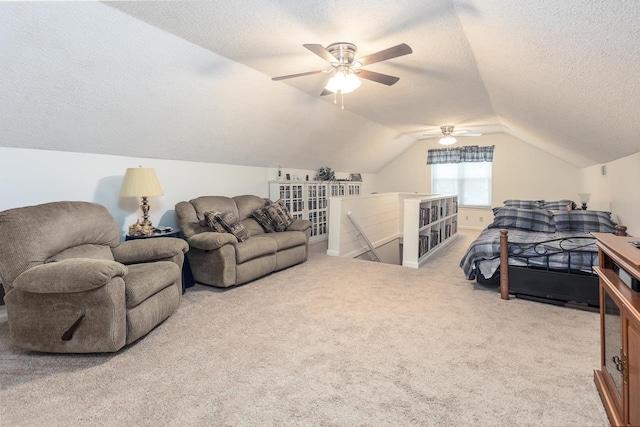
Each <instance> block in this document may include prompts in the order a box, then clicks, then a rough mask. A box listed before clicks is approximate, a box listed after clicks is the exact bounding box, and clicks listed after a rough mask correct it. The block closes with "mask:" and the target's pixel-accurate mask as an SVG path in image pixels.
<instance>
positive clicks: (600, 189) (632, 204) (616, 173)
mask: <svg viewBox="0 0 640 427" xmlns="http://www.w3.org/2000/svg"><path fill="white" fill-rule="evenodd" d="M602 166H605V167H606V174H605V175H602ZM581 177H582V184H581V192H585V193H591V198H590V200H589V204H588V207H589V209H593V210H605V211H610V212H611V213H612V217H613V219H614V221H616V222H618V223H619V224H623V225H626V226H627V233H629V234H630V235H632V236H640V192H639V191H638V184H640V152H638V153H636V154H632V155H631V156H627V157H623V158H621V159H618V160H614V161H612V162H609V163H606V164H604V165H594V166H590V167H586V168H583V169H581Z"/></svg>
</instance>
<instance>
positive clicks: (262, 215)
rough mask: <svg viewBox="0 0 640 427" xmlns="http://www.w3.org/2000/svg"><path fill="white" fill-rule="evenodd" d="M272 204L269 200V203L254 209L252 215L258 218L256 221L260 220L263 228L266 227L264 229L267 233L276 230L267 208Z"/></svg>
mask: <svg viewBox="0 0 640 427" xmlns="http://www.w3.org/2000/svg"><path fill="white" fill-rule="evenodd" d="M270 204H271V201H269V204H268V205H265V206H261V207H259V208H258V209H256V210H254V211H253V212H251V216H253V217H254V218H255V219H256V221H258V224H260V225H261V226H262V228H264V231H266V232H267V233H273V232H274V231H276V230H275V228H273V225H272V224H271V217H270V216H269V213H268V212H267V208H268V207H269V205H270Z"/></svg>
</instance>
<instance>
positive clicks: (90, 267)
mask: <svg viewBox="0 0 640 427" xmlns="http://www.w3.org/2000/svg"><path fill="white" fill-rule="evenodd" d="M127 271H128V270H127V267H125V266H124V265H122V264H121V263H119V262H116V261H110V260H103V259H90V258H73V259H66V260H64V261H58V262H51V263H47V264H41V265H38V266H36V267H33V268H30V269H29V270H27V271H25V272H23V273H22V274H20V275H19V276H18V277H17V278H16V280H14V281H13V284H12V285H13V287H14V289H18V290H21V291H24V292H34V293H40V294H63V293H71V292H84V291H89V290H91V289H96V288H99V287H101V286H104V285H106V284H107V283H108V282H109V281H111V280H112V279H113V278H114V277H124V276H125V275H126V274H127Z"/></svg>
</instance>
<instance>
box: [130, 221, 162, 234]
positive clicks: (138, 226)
mask: <svg viewBox="0 0 640 427" xmlns="http://www.w3.org/2000/svg"><path fill="white" fill-rule="evenodd" d="M147 222H148V221H147ZM155 230H156V229H155V228H153V226H152V225H151V223H150V222H148V223H147V224H145V223H144V222H142V223H141V222H140V220H137V221H136V223H135V224H132V225H130V226H129V236H151V235H152V234H153V233H154V232H155Z"/></svg>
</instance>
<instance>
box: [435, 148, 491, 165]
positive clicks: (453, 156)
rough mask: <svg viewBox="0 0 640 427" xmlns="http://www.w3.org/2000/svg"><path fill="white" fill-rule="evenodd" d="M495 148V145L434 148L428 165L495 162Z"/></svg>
mask: <svg viewBox="0 0 640 427" xmlns="http://www.w3.org/2000/svg"><path fill="white" fill-rule="evenodd" d="M494 148H495V145H491V146H488V147H478V146H477V145H466V146H464V147H454V148H433V149H431V150H429V151H428V155H427V164H428V165H433V164H438V163H471V162H493V149H494Z"/></svg>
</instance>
